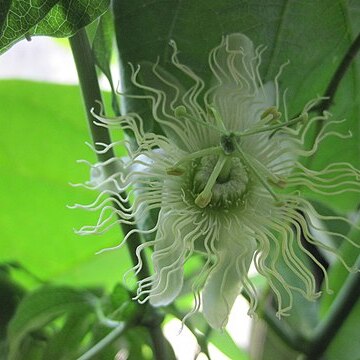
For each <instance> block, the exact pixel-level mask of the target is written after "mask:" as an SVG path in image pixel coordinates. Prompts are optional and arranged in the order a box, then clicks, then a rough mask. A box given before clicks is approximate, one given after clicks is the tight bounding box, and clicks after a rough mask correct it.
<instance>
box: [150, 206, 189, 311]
mask: <svg viewBox="0 0 360 360" xmlns="http://www.w3.org/2000/svg"><path fill="white" fill-rule="evenodd" d="M159 217H160V218H159V221H160V224H161V225H160V227H159V229H158V231H157V234H156V240H155V241H156V243H155V249H154V253H153V256H152V257H153V264H154V272H155V279H154V281H153V285H152V288H151V293H150V303H151V304H152V305H154V306H165V305H168V304H169V303H171V302H172V301H173V300H174V299H175V298H176V297H177V296H178V295H179V293H180V291H181V288H182V285H183V272H184V269H183V267H184V258H185V244H184V242H183V238H182V236H181V234H180V231H179V230H178V229H176V226H175V227H174V224H176V221H177V220H178V216H176V215H173V214H169V213H168V212H166V211H163V210H162V211H160V214H159Z"/></svg>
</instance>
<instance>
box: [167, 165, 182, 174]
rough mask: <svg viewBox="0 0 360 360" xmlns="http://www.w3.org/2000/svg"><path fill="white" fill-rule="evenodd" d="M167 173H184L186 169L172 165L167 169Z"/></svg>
mask: <svg viewBox="0 0 360 360" xmlns="http://www.w3.org/2000/svg"><path fill="white" fill-rule="evenodd" d="M166 173H167V174H168V175H172V176H181V175H184V173H185V169H184V168H182V167H179V166H171V167H168V168H167V169H166Z"/></svg>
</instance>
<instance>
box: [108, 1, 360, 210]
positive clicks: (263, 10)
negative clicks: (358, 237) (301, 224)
mask: <svg viewBox="0 0 360 360" xmlns="http://www.w3.org/2000/svg"><path fill="white" fill-rule="evenodd" d="M359 4H360V3H359V2H358V1H348V2H345V1H342V0H335V1H334V0H324V1H316V2H314V1H312V0H305V1H286V0H275V1H272V2H271V3H269V2H268V1H266V0H259V1H238V0H226V1H215V0H210V1H209V0H199V1H196V2H194V1H192V0H182V1H180V0H177V1H173V2H164V1H160V0H155V1H153V0H134V1H131V2H126V1H115V2H114V16H115V25H116V34H117V45H118V49H119V56H120V61H121V64H120V65H121V69H120V70H121V73H122V75H123V76H122V79H121V81H122V89H123V90H124V91H125V92H127V93H129V94H137V93H139V90H137V89H135V88H134V86H133V85H132V84H131V81H130V75H131V71H130V68H129V66H128V62H131V63H133V64H134V65H136V64H139V63H142V62H144V61H150V62H153V63H154V62H156V60H157V59H158V58H159V64H160V65H161V66H162V67H163V68H164V69H165V70H167V71H169V72H170V73H171V74H173V75H176V77H179V80H180V81H181V82H183V83H185V84H186V83H187V82H189V79H184V78H183V76H182V77H181V75H179V74H178V73H176V74H174V72H175V71H174V68H173V67H172V66H171V64H170V63H171V60H170V57H171V54H172V50H171V48H170V47H169V45H168V44H169V40H171V39H173V40H175V41H176V43H177V47H178V49H179V51H180V53H179V59H180V61H181V62H183V63H185V64H186V65H188V66H189V67H191V69H192V70H193V71H194V72H195V73H196V74H198V75H199V76H201V77H202V79H203V80H205V81H206V82H207V84H208V85H209V80H210V77H211V73H210V69H209V66H208V53H209V51H210V49H212V48H214V47H215V46H216V45H218V44H219V42H220V40H221V37H222V36H223V35H226V34H229V33H233V32H242V33H244V34H246V35H247V36H249V37H250V39H251V40H252V41H253V42H254V44H255V45H256V46H259V45H261V44H263V45H265V46H266V47H267V50H266V51H265V52H264V53H263V55H262V66H261V68H260V74H261V77H262V79H263V80H264V81H268V80H272V79H274V77H275V76H276V74H277V73H278V71H279V68H280V66H281V65H282V64H284V63H285V62H286V61H287V60H290V64H289V65H288V66H287V67H286V69H284V72H283V74H282V76H281V78H280V81H281V84H280V86H281V90H282V91H284V90H285V89H288V93H287V105H288V111H289V115H290V116H292V115H295V114H297V113H298V112H299V111H301V110H302V109H303V107H304V105H305V104H306V103H307V102H308V101H309V100H312V99H314V98H316V97H317V96H318V95H322V94H324V92H325V89H326V87H327V85H328V84H329V82H330V80H331V78H332V75H333V74H334V72H335V70H336V68H337V66H338V65H339V64H340V62H341V59H342V57H343V56H344V55H345V52H346V51H347V49H348V48H349V46H350V44H351V43H352V41H353V40H354V39H355V36H356V35H357V34H358V32H359V30H360V21H359V16H358V14H359V13H360V12H359V6H360V5H359ZM147 85H151V84H147ZM359 94H360V70H359V64H358V63H354V64H353V65H352V66H351V68H350V69H349V72H348V74H347V75H346V78H345V79H344V80H343V81H342V83H341V88H340V89H339V91H338V93H337V94H336V98H335V99H334V100H335V101H334V105H333V106H332V107H331V109H330V110H331V111H332V112H334V115H335V119H343V118H347V122H346V123H344V124H342V125H339V126H337V127H336V128H337V130H340V131H345V133H346V132H347V130H348V129H350V130H352V133H353V137H352V139H349V140H346V141H344V140H342V139H339V138H337V137H330V138H328V139H326V141H324V146H322V147H321V149H320V150H319V152H318V153H317V155H316V157H315V159H313V160H312V164H311V167H312V168H323V167H324V166H326V165H328V164H329V163H330V162H333V161H348V162H350V163H352V164H353V165H355V166H359V165H360V145H359V144H360V139H359V138H360V130H359V127H358V118H359V116H360V106H359V103H360V102H359V96H360V95H359ZM122 106H123V110H124V111H125V112H132V111H135V112H137V113H139V114H140V115H141V116H143V118H144V121H145V127H146V129H147V130H151V129H153V130H155V131H159V132H160V131H161V130H158V129H156V127H154V124H153V119H152V116H151V113H150V111H149V108H148V106H149V105H148V103H146V102H145V101H139V100H137V101H135V100H134V99H128V98H125V99H123V101H122ZM316 198H318V199H320V200H321V201H323V202H325V203H327V204H330V205H331V206H332V207H333V208H334V209H341V210H352V209H354V207H355V206H357V203H359V200H360V199H359V196H357V195H355V196H354V194H349V195H347V196H342V197H341V199H340V196H327V197H324V196H316ZM340 200H341V201H340Z"/></svg>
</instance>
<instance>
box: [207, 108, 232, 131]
mask: <svg viewBox="0 0 360 360" xmlns="http://www.w3.org/2000/svg"><path fill="white" fill-rule="evenodd" d="M209 110H210V111H211V112H212V113H213V115H214V119H215V123H216V125H217V126H218V127H219V128H220V129H221V130H222V131H223V132H224V133H227V132H228V131H227V129H226V127H225V124H224V122H223V120H222V118H221V116H220V114H219V112H218V111H217V110H216V109H215V108H214V107H213V106H209ZM219 128H218V130H219Z"/></svg>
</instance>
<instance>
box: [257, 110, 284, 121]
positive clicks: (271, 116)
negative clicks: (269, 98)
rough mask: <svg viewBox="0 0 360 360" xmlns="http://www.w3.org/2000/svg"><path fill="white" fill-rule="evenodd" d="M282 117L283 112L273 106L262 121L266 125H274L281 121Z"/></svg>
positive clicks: (265, 113)
mask: <svg viewBox="0 0 360 360" xmlns="http://www.w3.org/2000/svg"><path fill="white" fill-rule="evenodd" d="M281 115H282V114H281V112H280V111H279V110H278V109H277V108H276V107H275V106H271V107H269V108H268V109H267V110H265V111H264V112H263V113H262V115H261V120H263V121H264V122H265V123H266V124H267V123H272V122H275V121H276V120H278V119H280V117H281Z"/></svg>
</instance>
